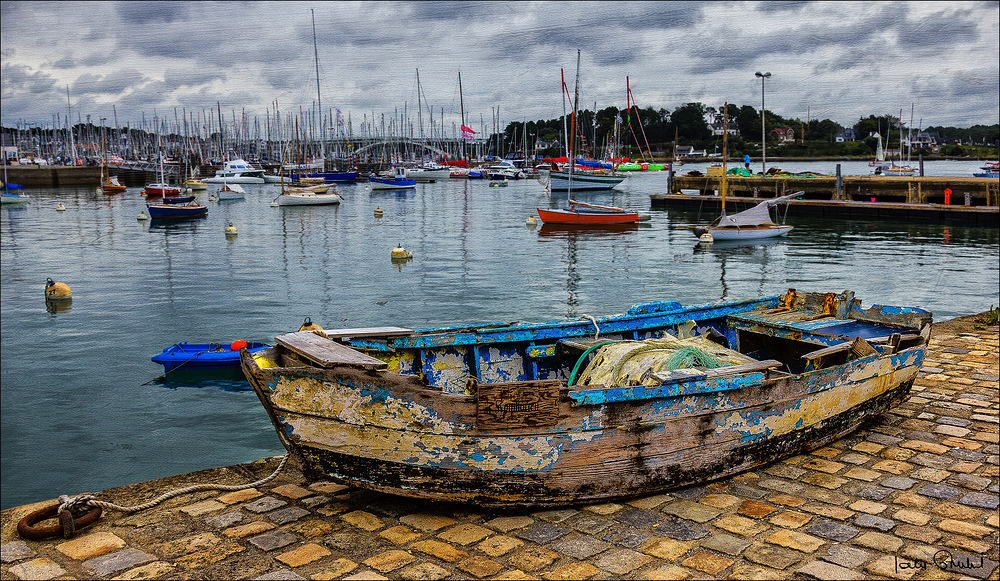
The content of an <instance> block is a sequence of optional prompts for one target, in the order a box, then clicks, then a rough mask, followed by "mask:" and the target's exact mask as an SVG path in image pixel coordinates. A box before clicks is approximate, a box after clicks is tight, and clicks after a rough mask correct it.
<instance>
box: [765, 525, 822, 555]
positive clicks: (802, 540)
mask: <svg viewBox="0 0 1000 581" xmlns="http://www.w3.org/2000/svg"><path fill="white" fill-rule="evenodd" d="M810 528H811V527H810ZM764 540H765V541H766V542H768V543H771V544H772V545H780V546H782V547H787V548H789V549H795V550H796V551H801V552H803V553H812V552H815V551H816V549H819V548H820V547H822V546H823V542H824V541H823V540H822V539H818V538H816V537H814V536H812V535H807V534H805V533H800V532H797V531H790V530H788V529H781V530H778V531H776V532H775V533H774V534H772V535H771V536H769V537H767V538H766V539H764Z"/></svg>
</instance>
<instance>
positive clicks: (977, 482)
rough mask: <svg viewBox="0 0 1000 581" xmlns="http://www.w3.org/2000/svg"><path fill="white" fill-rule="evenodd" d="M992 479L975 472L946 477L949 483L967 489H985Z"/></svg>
mask: <svg viewBox="0 0 1000 581" xmlns="http://www.w3.org/2000/svg"><path fill="white" fill-rule="evenodd" d="M991 482H992V480H990V479H989V478H983V477H982V476H976V475H975V474H955V475H953V476H952V477H951V478H949V479H948V483H949V484H955V485H957V486H961V487H963V488H968V489H969V490H977V491H978V490H986V488H987V487H988V486H989V485H990V484H991Z"/></svg>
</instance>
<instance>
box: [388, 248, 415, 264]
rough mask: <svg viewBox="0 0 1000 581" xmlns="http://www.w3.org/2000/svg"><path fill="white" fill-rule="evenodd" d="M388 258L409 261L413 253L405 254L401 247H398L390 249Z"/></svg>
mask: <svg viewBox="0 0 1000 581" xmlns="http://www.w3.org/2000/svg"><path fill="white" fill-rule="evenodd" d="M389 257H390V258H392V259H393V260H409V259H410V258H413V253H412V252H407V251H406V250H405V249H404V248H403V247H402V245H400V246H396V247H395V248H393V249H392V252H390V253H389Z"/></svg>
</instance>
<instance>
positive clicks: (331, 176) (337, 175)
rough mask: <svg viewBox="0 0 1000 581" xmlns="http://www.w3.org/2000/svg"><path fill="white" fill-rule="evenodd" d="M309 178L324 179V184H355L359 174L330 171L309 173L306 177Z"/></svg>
mask: <svg viewBox="0 0 1000 581" xmlns="http://www.w3.org/2000/svg"><path fill="white" fill-rule="evenodd" d="M305 177H307V178H323V181H324V182H353V181H354V180H356V179H358V172H356V171H328V172H322V173H320V172H315V173H307V174H306V175H305Z"/></svg>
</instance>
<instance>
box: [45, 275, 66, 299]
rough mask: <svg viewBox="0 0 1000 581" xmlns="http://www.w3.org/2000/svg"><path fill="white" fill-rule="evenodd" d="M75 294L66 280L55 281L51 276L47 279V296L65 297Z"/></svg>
mask: <svg viewBox="0 0 1000 581" xmlns="http://www.w3.org/2000/svg"><path fill="white" fill-rule="evenodd" d="M71 294H73V291H72V290H70V288H69V285H68V284H66V283H64V282H55V281H53V280H52V279H51V278H47V279H45V298H47V299H65V298H67V297H69V296H70V295H71Z"/></svg>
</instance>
